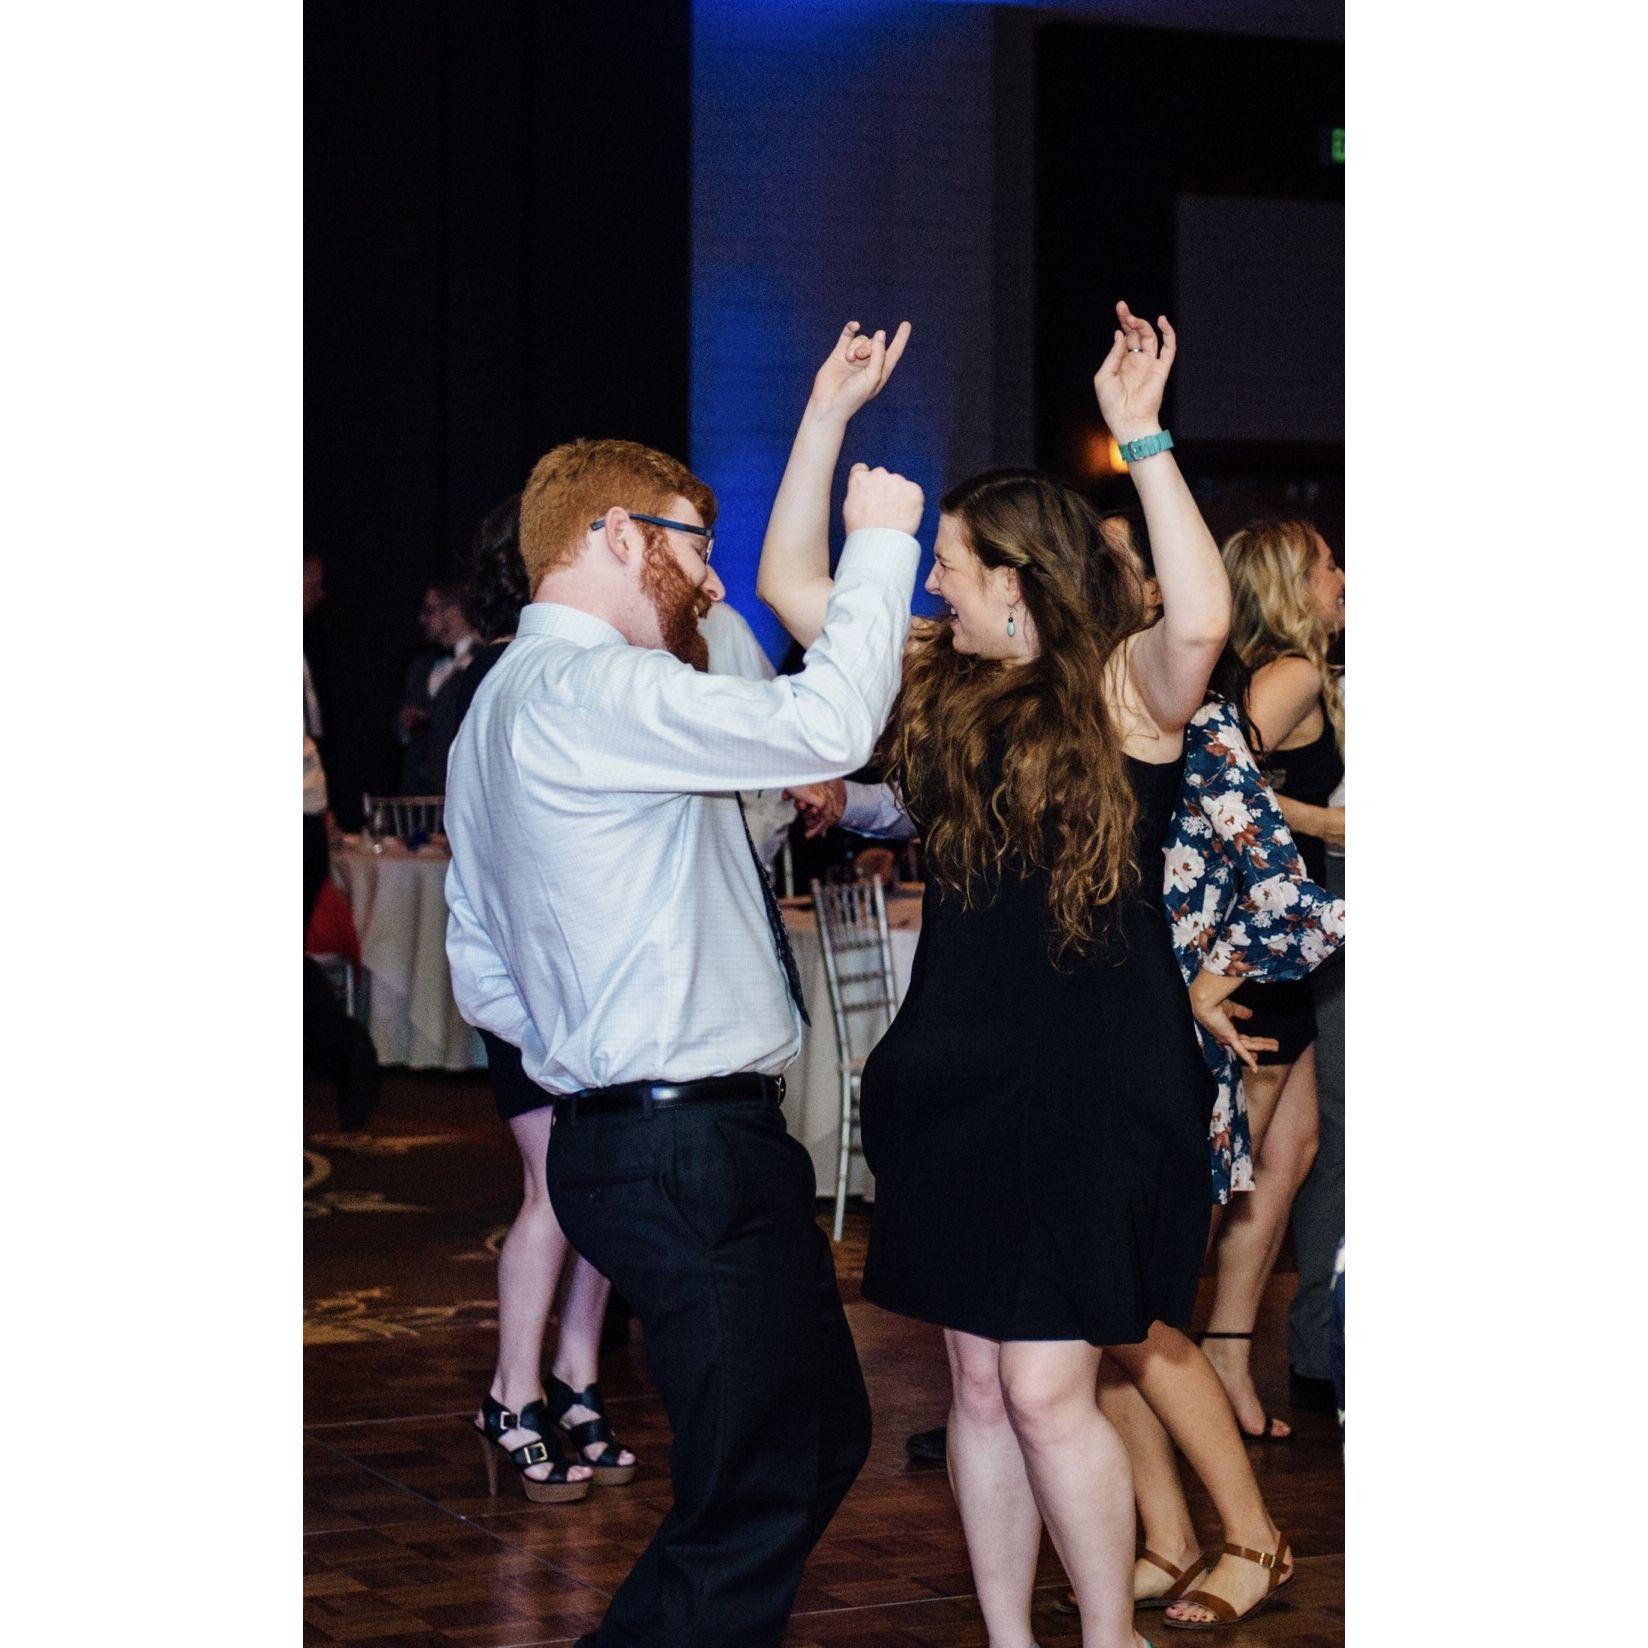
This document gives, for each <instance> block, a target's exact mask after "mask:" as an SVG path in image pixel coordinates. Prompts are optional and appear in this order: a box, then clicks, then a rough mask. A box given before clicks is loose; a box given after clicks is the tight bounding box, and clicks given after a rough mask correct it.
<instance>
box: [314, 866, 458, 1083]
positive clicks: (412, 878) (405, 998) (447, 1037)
mask: <svg viewBox="0 0 1648 1648" xmlns="http://www.w3.org/2000/svg"><path fill="white" fill-rule="evenodd" d="M450 862H451V855H450V854H449V853H448V852H447V851H446V850H445V849H444V848H442V847H435V846H427V847H421V848H419V849H418V851H417V852H415V853H410V852H408V851H407V850H406V848H405V847H403V846H401V845H400V843H398V842H395V843H392V844H391V845H390V846H388V847H387V848H386V849H385V850H384V851H383V852H381V853H374V852H372V851H371V850H370V849H369V848H366V847H363V846H361V845H360V844H359V843H358V842H351V841H350V840H349V839H348V838H347V837H345V839H344V842H343V844H342V845H341V846H339V847H337V848H336V849H334V851H333V854H332V870H333V874H334V875H335V876H336V878H337V880H338V882H339V884H340V885H341V886H342V888H343V892H344V896H345V897H346V898H347V899H348V900H349V909H350V913H351V914H352V915H353V916H354V918H355V931H356V932H357V933H358V934H359V935H360V943H361V962H362V964H363V966H364V967H365V969H366V973H367V985H366V990H365V992H364V998H365V999H364V1000H363V1001H362V1002H361V1004H360V1008H359V1011H360V1012H361V1015H362V1017H364V1018H365V1020H366V1026H367V1029H368V1030H370V1031H371V1033H372V1042H373V1045H374V1046H375V1047H376V1048H377V1050H378V1057H379V1059H381V1060H382V1061H383V1062H384V1063H385V1064H404V1065H408V1066H410V1067H411V1068H412V1069H414V1070H484V1069H485V1068H486V1052H485V1049H484V1048H483V1047H482V1046H481V1038H480V1037H479V1036H478V1035H476V1034H475V1032H474V1031H473V1030H471V1029H470V1027H469V1026H468V1025H467V1024H465V1023H464V1021H463V1020H462V1019H461V1018H460V1017H459V1016H458V1007H457V1003H456V1002H454V1001H453V999H452V975H451V973H450V972H449V971H448V969H447V964H446V867H447V865H448V864H449V863H450Z"/></svg>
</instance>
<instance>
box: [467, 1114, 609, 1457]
mask: <svg viewBox="0 0 1648 1648" xmlns="http://www.w3.org/2000/svg"><path fill="white" fill-rule="evenodd" d="M553 1115H554V1112H553V1111H551V1110H550V1108H549V1107H548V1106H547V1105H546V1106H544V1108H543V1109H541V1110H529V1111H528V1112H527V1113H526V1114H525V1115H524V1116H516V1117H515V1118H514V1119H513V1120H511V1122H510V1124H509V1130H510V1132H511V1133H513V1134H514V1135H515V1143H516V1144H517V1145H518V1146H519V1147H520V1152H521V1169H522V1178H523V1196H522V1200H521V1211H520V1212H519V1213H517V1214H516V1215H515V1223H514V1224H512V1225H511V1226H510V1227H509V1234H508V1235H507V1236H506V1237H505V1238H504V1241H503V1246H502V1247H501V1248H500V1249H499V1250H498V1366H497V1369H496V1371H495V1372H494V1373H493V1376H492V1398H493V1400H494V1401H496V1402H502V1403H503V1405H504V1406H505V1407H506V1408H509V1409H511V1410H512V1411H514V1412H516V1413H519V1412H520V1410H521V1409H522V1408H523V1407H524V1406H525V1405H526V1404H527V1403H528V1402H535V1401H537V1400H538V1398H539V1397H541V1396H542V1395H543V1394H544V1387H543V1380H542V1372H541V1363H542V1361H543V1354H544V1330H545V1329H546V1328H547V1327H548V1325H549V1310H550V1305H551V1304H552V1303H553V1301H554V1298H555V1284H556V1283H557V1281H559V1279H560V1275H561V1266H562V1265H563V1264H564V1263H565V1262H566V1256H567V1254H568V1253H570V1252H571V1251H572V1250H571V1248H570V1247H568V1245H567V1239H566V1237H565V1236H564V1235H563V1234H562V1232H561V1225H560V1221H559V1220H557V1219H556V1217H555V1209H554V1208H553V1207H551V1206H550V1202H549V1187H548V1186H547V1185H546V1184H545V1182H544V1158H545V1157H546V1155H547V1154H548V1151H549V1131H550V1123H551V1120H552V1118H553ZM480 1417H481V1416H480V1415H479V1414H478V1413H477V1414H476V1416H475V1418H476V1422H477V1423H479V1422H480ZM536 1436H537V1433H536V1432H535V1431H525V1430H509V1431H505V1432H504V1433H503V1436H502V1437H501V1438H500V1440H501V1441H502V1443H503V1445H504V1446H505V1447H506V1448H518V1447H520V1446H522V1445H523V1444H524V1443H527V1442H531V1441H533V1440H534V1438H535V1437H536ZM550 1470H551V1467H550V1466H549V1465H547V1464H545V1465H529V1466H528V1467H527V1472H526V1474H527V1475H528V1476H531V1477H534V1478H536V1479H537V1480H538V1481H540V1482H542V1481H544V1480H546V1479H547V1478H548V1476H549V1474H550ZM567 1474H568V1477H569V1479H570V1480H572V1481H575V1482H576V1481H581V1480H582V1479H583V1478H584V1477H587V1476H588V1475H589V1474H590V1472H589V1471H588V1469H587V1468H586V1467H584V1466H581V1465H579V1466H573V1467H572V1468H571V1469H570V1470H569V1471H568V1473H567Z"/></svg>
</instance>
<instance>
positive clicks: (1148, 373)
mask: <svg viewBox="0 0 1648 1648" xmlns="http://www.w3.org/2000/svg"><path fill="white" fill-rule="evenodd" d="M1116 319H1117V321H1118V322H1119V323H1120V324H1119V325H1118V326H1117V328H1116V338H1115V342H1114V343H1112V344H1111V345H1110V353H1109V354H1108V355H1106V356H1105V357H1104V360H1103V361H1102V362H1101V363H1100V365H1099V369H1098V371H1097V372H1095V373H1094V374H1093V389H1094V392H1095V393H1096V394H1097V395H1098V397H1099V411H1100V412H1102V413H1103V414H1104V421H1105V423H1106V424H1107V425H1108V426H1109V428H1110V433H1111V434H1112V435H1114V436H1115V437H1116V439H1117V440H1118V441H1119V442H1121V443H1122V444H1124V445H1125V444H1126V443H1127V442H1128V441H1135V440H1138V439H1140V438H1141V437H1142V436H1145V435H1154V434H1155V433H1156V432H1157V431H1158V430H1160V428H1161V427H1162V423H1161V416H1162V391H1163V390H1164V389H1166V387H1167V375H1168V373H1169V372H1171V371H1172V370H1173V358H1174V355H1175V353H1176V351H1177V347H1178V340H1177V339H1176V338H1175V336H1174V333H1173V328H1172V327H1171V326H1169V325H1168V324H1167V316H1166V315H1158V316H1157V317H1156V325H1157V326H1159V327H1161V329H1162V335H1161V341H1160V342H1159V343H1158V342H1157V339H1156V331H1155V327H1152V326H1151V324H1150V322H1149V321H1147V320H1141V319H1140V318H1139V317H1138V316H1137V315H1135V314H1134V313H1133V311H1132V310H1131V309H1129V308H1128V307H1127V305H1126V304H1125V303H1118V304H1117V305H1116Z"/></svg>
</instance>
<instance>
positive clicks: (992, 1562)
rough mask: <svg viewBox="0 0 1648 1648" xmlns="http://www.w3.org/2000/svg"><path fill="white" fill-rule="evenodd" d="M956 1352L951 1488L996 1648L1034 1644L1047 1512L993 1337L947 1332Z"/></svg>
mask: <svg viewBox="0 0 1648 1648" xmlns="http://www.w3.org/2000/svg"><path fill="white" fill-rule="evenodd" d="M944 1349H945V1352H946V1354H947V1355H948V1356H949V1358H950V1388H951V1404H950V1422H949V1456H950V1487H951V1490H952V1492H953V1493H954V1494H955V1496H956V1507H957V1509H958V1510H959V1511H960V1512H961V1526H962V1532H963V1533H964V1534H965V1535H966V1538H967V1556H968V1560H969V1561H970V1562H971V1563H972V1567H973V1584H974V1586H975V1588H976V1589H977V1591H978V1599H979V1609H980V1611H981V1612H982V1613H983V1615H984V1626H985V1629H986V1630H987V1631H988V1632H989V1635H990V1648H1029V1644H1030V1641H1031V1637H1030V1594H1031V1592H1032V1591H1033V1590H1034V1589H1035V1583H1036V1556H1037V1553H1038V1551H1039V1550H1040V1547H1041V1513H1040V1512H1039V1511H1038V1510H1037V1509H1036V1501H1035V1496H1034V1495H1033V1494H1032V1493H1031V1491H1030V1479H1029V1477H1028V1476H1026V1474H1025V1470H1024V1456H1023V1454H1021V1453H1020V1451H1019V1442H1018V1437H1017V1436H1016V1435H1015V1434H1014V1432H1013V1427H1012V1424H1011V1423H1010V1421H1009V1419H1008V1416H1007V1407H1006V1404H1005V1402H1004V1401H1003V1399H1002V1388H1001V1351H1002V1347H1001V1345H1000V1344H998V1343H997V1342H996V1341H995V1340H994V1339H981V1338H979V1337H977V1336H976V1335H974V1334H971V1333H958V1332H956V1331H955V1330H954V1329H951V1328H946V1329H945V1331H944Z"/></svg>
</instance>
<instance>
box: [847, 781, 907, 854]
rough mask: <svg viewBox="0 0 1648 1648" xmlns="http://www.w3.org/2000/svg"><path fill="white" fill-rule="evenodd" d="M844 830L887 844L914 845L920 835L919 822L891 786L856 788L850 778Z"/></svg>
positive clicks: (862, 786)
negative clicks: (918, 830) (889, 842)
mask: <svg viewBox="0 0 1648 1648" xmlns="http://www.w3.org/2000/svg"><path fill="white" fill-rule="evenodd" d="M840 827H841V828H842V829H844V830H850V831H852V833H853V834H854V835H870V836H880V837H881V838H882V839H883V840H885V841H910V840H913V839H914V837H915V834H916V824H915V820H914V819H913V818H911V817H910V815H909V814H908V813H907V812H905V810H904V808H903V807H902V806H901V805H900V803H899V796H898V791H897V790H895V789H894V788H893V787H892V785H891V784H855V783H854V782H853V781H852V779H850V778H849V779H848V780H847V798H846V802H845V804H844V805H843V807H842V809H841V819H840Z"/></svg>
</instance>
